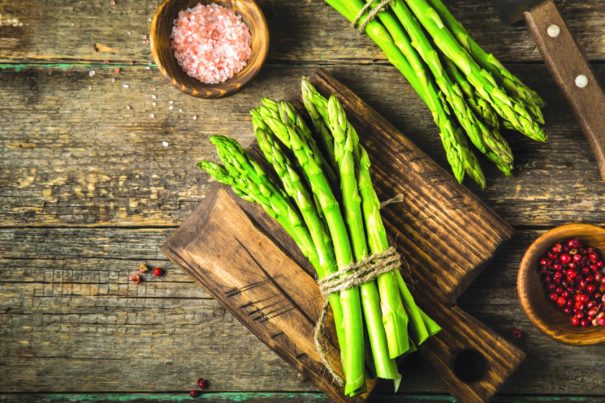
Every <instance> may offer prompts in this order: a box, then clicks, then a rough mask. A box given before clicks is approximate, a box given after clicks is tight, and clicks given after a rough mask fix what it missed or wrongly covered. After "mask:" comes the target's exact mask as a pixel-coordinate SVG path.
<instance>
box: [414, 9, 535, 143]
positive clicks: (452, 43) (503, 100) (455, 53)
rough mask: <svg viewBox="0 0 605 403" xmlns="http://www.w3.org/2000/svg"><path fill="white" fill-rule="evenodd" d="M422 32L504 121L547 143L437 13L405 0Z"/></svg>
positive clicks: (521, 106)
mask: <svg viewBox="0 0 605 403" xmlns="http://www.w3.org/2000/svg"><path fill="white" fill-rule="evenodd" d="M405 1H406V3H407V5H408V6H409V7H410V9H411V10H412V11H413V13H414V15H415V16H416V18H418V20H419V21H420V23H421V24H422V26H423V27H424V29H425V30H426V31H427V32H428V33H429V34H430V35H431V36H432V38H433V42H434V43H435V45H436V46H437V47H438V48H439V49H440V50H441V51H442V52H443V53H444V54H445V56H446V57H448V58H449V59H450V60H452V62H454V63H455V64H456V66H458V68H460V70H461V71H462V73H463V74H464V75H465V76H466V77H467V78H468V81H469V82H470V83H471V84H472V85H473V87H474V88H475V90H476V91H477V93H478V95H479V96H481V97H482V98H483V99H485V100H487V101H488V102H489V103H490V104H491V105H492V107H493V108H494V110H495V111H496V112H497V113H498V115H500V116H501V117H502V118H503V119H505V120H508V121H509V122H510V123H511V124H512V126H513V127H514V128H515V129H516V130H517V131H519V132H520V133H523V134H525V135H526V136H528V137H530V138H532V139H534V140H537V141H546V134H545V133H544V131H543V130H542V128H541V127H540V126H539V125H538V123H536V122H535V121H534V120H533V118H532V115H531V114H530V113H529V112H528V111H527V109H526V105H525V104H524V103H522V102H520V101H519V100H518V99H514V98H511V97H510V96H509V95H508V94H507V93H506V91H504V90H503V89H502V88H500V87H499V86H498V84H497V83H496V81H495V79H494V77H493V76H492V74H491V73H490V72H489V71H487V70H484V69H482V68H481V66H479V65H478V64H477V62H475V60H474V59H473V58H472V57H471V56H470V55H469V54H468V53H467V51H466V50H465V49H464V48H463V47H462V45H460V43H459V42H458V41H457V40H456V38H455V37H454V36H453V35H452V34H451V32H450V31H449V30H448V29H447V27H446V26H445V24H444V23H443V21H442V20H441V18H440V17H439V14H438V13H437V11H435V9H434V8H433V7H431V5H430V4H429V3H428V2H427V0H405Z"/></svg>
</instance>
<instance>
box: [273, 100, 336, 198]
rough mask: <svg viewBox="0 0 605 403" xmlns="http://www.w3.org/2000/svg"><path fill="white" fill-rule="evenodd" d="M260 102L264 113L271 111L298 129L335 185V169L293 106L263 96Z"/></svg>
mask: <svg viewBox="0 0 605 403" xmlns="http://www.w3.org/2000/svg"><path fill="white" fill-rule="evenodd" d="M261 103H262V105H263V106H264V107H265V113H267V114H268V113H271V114H272V116H273V117H274V118H276V119H278V120H280V121H281V122H283V123H284V124H287V125H291V126H293V127H294V128H295V129H296V130H297V131H298V133H299V134H300V136H302V138H303V139H304V140H305V141H306V142H307V143H308V144H309V147H310V148H311V150H312V151H313V158H314V159H315V161H316V163H317V164H318V165H319V166H321V167H322V169H323V170H324V172H325V174H326V176H327V178H328V180H329V181H330V184H332V186H334V187H336V186H337V184H338V179H337V175H336V173H335V170H333V169H332V167H331V166H330V163H329V161H328V160H327V159H326V157H325V156H324V153H323V152H321V151H320V149H319V147H318V145H317V142H316V141H315V139H314V138H313V133H312V132H311V129H309V126H307V124H306V123H305V121H304V119H303V118H302V116H300V115H299V114H298V113H297V112H296V109H295V108H294V106H293V105H292V104H291V103H289V102H286V101H280V102H277V101H274V100H272V99H269V98H263V99H262V101H261Z"/></svg>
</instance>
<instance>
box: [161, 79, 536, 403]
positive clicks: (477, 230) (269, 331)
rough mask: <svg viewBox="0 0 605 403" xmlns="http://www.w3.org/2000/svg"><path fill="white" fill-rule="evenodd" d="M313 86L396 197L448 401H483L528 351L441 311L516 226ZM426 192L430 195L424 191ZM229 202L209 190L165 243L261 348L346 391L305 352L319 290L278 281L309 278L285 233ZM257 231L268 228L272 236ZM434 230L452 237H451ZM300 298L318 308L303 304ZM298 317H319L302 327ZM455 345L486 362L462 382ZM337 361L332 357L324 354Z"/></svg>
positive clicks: (401, 238)
mask: <svg viewBox="0 0 605 403" xmlns="http://www.w3.org/2000/svg"><path fill="white" fill-rule="evenodd" d="M310 81H311V82H312V83H313V84H314V85H315V86H316V88H317V89H318V90H319V91H320V92H322V93H323V94H324V95H325V96H329V95H336V96H337V97H338V98H339V99H340V100H341V103H342V105H343V107H344V108H345V110H346V112H347V117H348V118H349V119H350V120H351V122H352V123H353V124H354V125H355V127H356V129H357V130H358V133H359V136H360V141H361V143H362V144H363V145H364V146H365V147H366V149H367V151H368V154H369V156H370V159H371V160H372V162H373V173H374V180H373V181H374V183H375V184H376V185H377V192H378V196H379V197H381V198H382V199H386V198H391V197H393V196H397V195H402V196H404V197H403V198H402V200H401V201H399V202H396V203H394V204H392V205H389V206H388V207H386V208H385V213H384V219H385V225H386V227H387V229H388V230H390V234H389V235H390V237H391V239H392V242H393V245H394V246H396V247H397V249H398V251H399V253H401V254H402V256H403V257H404V258H405V259H406V260H407V262H408V263H409V264H410V266H409V270H403V274H404V276H406V280H407V282H408V283H409V284H412V285H413V291H414V292H415V293H416V296H417V298H418V299H419V301H420V304H421V306H424V307H425V309H426V310H427V312H428V313H429V314H430V315H431V316H432V317H433V318H434V319H435V320H436V321H437V322H438V323H440V324H441V326H442V327H443V331H442V332H441V333H440V334H439V335H437V336H436V340H435V341H434V342H433V343H428V344H427V345H426V346H424V347H423V348H422V349H421V351H422V352H423V354H425V355H426V356H427V357H428V358H429V359H428V362H429V363H430V364H431V365H433V366H435V368H436V369H437V371H438V373H439V374H440V376H441V377H442V378H443V380H444V381H445V383H446V384H447V385H448V388H449V391H450V393H452V395H453V396H454V397H456V398H457V399H459V400H461V401H465V402H483V401H486V400H489V399H490V398H491V397H493V396H494V395H495V393H496V392H497V391H498V390H499V389H500V388H501V386H502V385H503V384H504V383H505V382H506V380H507V379H508V378H509V377H510V375H511V374H512V373H513V372H514V371H515V370H516V369H517V367H518V366H519V365H520V363H521V362H522V361H523V359H524V357H525V354H524V353H523V352H522V351H521V350H519V349H517V348H516V347H515V346H513V345H511V344H510V343H508V342H507V341H505V340H504V339H502V338H501V337H500V336H498V335H496V334H494V333H493V332H492V331H491V330H490V329H489V328H487V327H486V326H485V325H483V324H481V323H480V322H479V321H477V320H476V319H474V318H472V317H471V316H469V315H468V314H466V313H465V312H463V311H461V310H460V309H458V308H456V307H454V308H452V309H449V308H448V306H449V305H451V304H453V303H454V302H455V301H456V300H457V299H458V297H459V296H460V294H461V293H462V292H463V291H464V289H466V288H467V287H468V285H469V284H470V282H471V281H472V279H474V278H475V277H476V276H477V274H478V273H479V272H480V270H481V269H482V268H483V267H484V266H485V265H486V263H487V262H488V261H489V260H490V259H491V257H492V256H493V254H494V253H495V252H496V250H497V249H498V248H499V247H500V245H501V244H502V243H504V242H506V241H507V240H508V239H510V237H511V235H512V229H511V228H510V227H509V226H508V225H507V224H506V223H505V222H503V221H502V220H501V219H500V218H498V217H497V216H496V215H494V214H493V212H491V211H490V210H489V209H488V208H487V207H486V206H485V205H483V204H482V203H481V202H480V201H479V200H478V199H477V198H476V197H475V196H474V195H472V194H471V193H470V192H468V190H467V189H466V188H464V187H462V186H460V185H459V184H457V183H456V181H455V180H454V179H453V177H452V176H451V175H449V174H447V173H446V171H444V170H443V169H441V168H440V167H439V166H438V165H436V164H435V163H434V161H432V160H430V158H428V157H427V156H426V154H424V153H423V152H422V151H420V150H419V149H418V148H417V147H416V146H415V145H414V144H412V143H411V142H410V141H409V139H407V138H406V137H405V136H404V135H403V134H401V133H399V132H397V130H396V129H395V128H394V127H392V126H391V125H390V124H389V123H388V122H387V121H386V120H384V118H382V117H381V116H380V115H378V114H377V113H376V112H375V111H373V110H372V109H370V108H369V107H368V106H367V104H365V103H364V102H363V101H362V100H361V99H360V98H359V97H357V95H355V94H354V93H353V92H351V91H350V90H349V89H348V88H346V87H345V86H344V85H342V83H340V82H339V81H337V80H335V79H334V78H333V77H331V76H330V75H329V74H327V73H326V72H324V71H319V72H317V73H314V74H313V75H311V77H310ZM429 188H430V189H431V192H426V189H429ZM385 189H387V190H385ZM385 192H387V193H385ZM389 192H390V193H389ZM232 197H234V196H227V193H226V192H225V191H224V190H223V189H222V188H220V187H217V190H216V191H213V192H211V193H210V194H209V195H208V196H207V197H206V198H205V199H204V200H203V201H202V202H201V203H200V205H198V206H197V207H196V209H195V211H194V212H192V214H191V215H190V216H189V217H188V218H187V219H186V220H185V222H184V223H183V224H182V225H181V226H180V227H179V229H178V230H177V231H176V232H175V233H174V234H173V235H172V236H171V237H170V238H169V239H168V240H167V241H166V244H165V245H164V247H163V248H162V250H163V251H164V252H165V253H166V254H167V256H168V257H169V258H170V259H171V260H173V261H174V262H175V263H177V264H179V265H180V266H181V267H183V268H184V269H185V270H186V271H188V272H189V273H190V274H191V275H192V277H194V278H196V279H198V280H199V281H200V283H201V284H202V285H203V286H204V287H206V288H207V289H208V290H209V291H210V292H211V293H212V294H213V295H214V296H215V298H217V299H218V300H219V301H220V302H221V303H222V304H223V305H225V306H226V307H227V308H228V309H229V310H230V312H231V313H232V314H233V315H235V316H236V317H237V318H238V319H239V320H240V321H241V322H242V323H244V324H245V325H246V327H248V328H249V329H250V331H251V332H253V333H254V334H256V336H257V337H259V339H261V340H262V341H263V342H264V343H265V344H267V345H268V346H270V347H271V348H272V349H273V350H275V351H276V352H277V353H278V354H279V355H280V356H282V357H284V359H285V360H286V361H288V362H289V363H291V364H292V365H293V366H294V367H295V368H296V369H297V370H298V371H299V372H301V373H302V374H303V375H304V376H305V377H308V378H309V379H311V380H312V381H313V382H314V383H315V384H316V385H317V386H318V387H319V388H320V389H321V390H324V391H325V392H326V393H328V395H329V396H330V397H331V398H332V399H334V400H337V401H345V400H344V399H343V398H342V390H340V389H339V388H335V387H334V385H332V384H331V383H330V379H329V377H328V376H327V375H326V373H325V371H323V368H322V363H321V361H320V359H319V356H318V355H317V354H313V351H314V347H313V336H312V334H313V332H312V329H313V323H314V321H316V318H317V317H318V315H317V312H318V310H319V309H320V304H321V302H320V301H321V298H320V295H319V294H318V293H317V287H316V286H315V284H314V282H313V281H312V280H311V282H310V283H308V282H307V283H306V284H307V285H306V286H300V287H298V286H297V287H296V288H292V289H290V288H289V287H288V286H279V285H278V283H279V282H280V281H281V280H280V279H282V277H285V278H288V279H289V281H288V282H287V284H305V281H303V280H304V279H301V278H300V276H301V275H302V274H303V273H304V274H305V276H307V278H308V279H310V278H311V277H310V276H308V273H305V271H304V270H303V269H301V268H299V267H297V266H296V264H294V263H293V262H292V264H290V263H289V262H288V261H284V259H283V258H282V257H281V256H280V253H279V250H278V249H276V245H278V246H279V247H283V246H284V245H285V242H284V241H283V239H288V238H289V237H288V235H287V234H286V233H285V232H284V231H283V230H281V229H279V228H276V227H275V225H274V224H273V225H271V228H270V229H268V230H267V229H266V226H267V221H268V217H267V216H266V214H264V213H263V212H261V211H260V210H259V209H254V210H250V209H247V211H248V214H249V217H250V220H251V221H252V223H254V224H252V223H251V222H249V221H248V220H247V219H246V218H245V216H244V213H243V210H242V209H240V208H239V206H237V204H236V203H235V202H234V201H233V199H232ZM461 212H463V213H461ZM259 221H260V226H259V224H257V223H258V222H259ZM450 225H451V226H453V227H452V228H449V226H450ZM254 228H261V229H262V230H264V232H265V233H266V234H268V235H267V236H268V237H269V239H266V237H265V236H264V235H263V233H262V232H261V231H259V230H254ZM442 232H452V233H453V232H455V233H456V234H457V236H456V240H455V241H454V240H453V239H451V238H448V237H446V236H444V235H443V234H442ZM256 239H258V242H257V241H256ZM478 239H481V242H476V240H478ZM292 248H294V251H297V250H298V248H296V246H294V245H290V248H289V249H288V248H286V249H285V251H287V252H289V250H292ZM242 251H244V252H245V253H244V252H242ZM290 253H291V252H290ZM242 254H243V255H242ZM267 257H270V259H268V260H267ZM436 257H438V258H436ZM296 278H299V279H298V280H296ZM272 279H273V280H272ZM309 288H310V289H311V290H313V291H314V292H315V294H311V290H309ZM299 299H300V301H299V302H297V301H298V300H299ZM266 301H270V302H271V303H270V304H268V305H267V302H266ZM305 301H306V302H309V301H313V302H315V306H311V309H310V308H309V307H307V305H306V304H305ZM275 304H277V307H278V308H277V309H274V308H275ZM250 306H252V307H253V309H252V312H253V314H250V311H249V309H250ZM263 306H268V308H267V309H263V308H261V307H263ZM284 306H285V308H284ZM265 311H267V312H265ZM259 312H260V313H259ZM282 312H284V314H282ZM306 318H315V319H311V321H310V322H307V319H306ZM309 325H310V327H309ZM275 335H278V336H279V338H277V337H276V336H275ZM295 335H296V336H298V337H295ZM463 351H473V352H474V354H477V355H478V356H479V357H480V359H482V360H485V361H486V362H488V363H489V365H486V367H485V370H484V371H481V372H480V373H479V374H478V378H477V379H473V380H472V382H469V380H468V379H462V378H461V377H460V375H459V373H458V372H457V368H456V366H455V363H454V362H455V359H456V357H457V356H458V354H460V353H461V352H463ZM337 358H338V354H337V353H335V355H334V357H332V359H331V361H332V362H334V361H337ZM465 365H468V363H466V364H465ZM368 391H369V392H370V393H371V391H372V386H371V385H368ZM360 398H362V399H363V396H361V397H360Z"/></svg>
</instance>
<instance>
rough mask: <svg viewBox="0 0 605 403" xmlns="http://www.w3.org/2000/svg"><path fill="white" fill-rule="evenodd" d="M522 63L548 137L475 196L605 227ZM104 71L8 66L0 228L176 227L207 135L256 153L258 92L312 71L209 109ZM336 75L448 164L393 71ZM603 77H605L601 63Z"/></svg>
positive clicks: (292, 86)
mask: <svg viewBox="0 0 605 403" xmlns="http://www.w3.org/2000/svg"><path fill="white" fill-rule="evenodd" d="M514 67H515V71H517V72H518V73H519V74H520V75H521V76H522V77H523V79H525V80H526V81H527V82H528V83H529V84H531V85H533V86H535V87H536V88H538V89H539V90H540V91H541V92H542V93H543V95H544V96H545V98H546V99H547V100H548V102H549V104H550V106H549V107H548V108H547V110H546V119H547V121H548V126H547V132H548V134H549V135H550V141H549V142H548V143H547V144H538V143H535V142H532V141H530V140H529V139H526V138H522V137H521V136H520V135H517V134H514V133H513V134H511V135H510V136H509V137H510V139H511V143H512V146H513V149H514V152H515V155H516V157H517V167H518V168H517V171H516V172H515V174H514V176H512V177H509V178H506V177H504V176H502V175H501V174H500V173H499V172H497V171H496V170H495V168H493V167H492V166H491V165H490V164H489V163H488V162H487V161H485V159H483V160H482V161H483V165H484V167H485V168H486V173H487V177H488V189H487V191H486V192H481V191H479V190H477V189H475V188H473V189H474V190H476V191H477V193H478V194H479V196H480V197H481V198H482V199H483V200H485V201H486V202H487V204H488V205H489V206H490V207H492V208H494V209H495V210H496V212H497V213H499V214H500V215H501V216H502V217H503V218H504V219H505V220H507V221H508V222H510V223H512V224H516V225H551V224H554V223H560V222H566V221H572V220H573V221H591V222H594V223H605V211H604V210H603V209H602V208H601V205H602V201H603V198H604V197H605V183H603V182H601V181H600V180H599V176H598V172H597V169H596V166H595V163H594V160H593V156H592V154H591V152H590V149H589V147H588V145H587V142H586V141H585V140H584V138H583V135H582V134H581V132H580V130H579V129H578V126H577V124H576V123H575V121H574V120H573V117H572V115H571V113H570V111H569V108H568V107H567V106H566V105H565V103H564V100H563V99H562V97H561V96H560V93H559V92H558V90H556V88H555V86H554V84H553V82H552V80H551V79H550V77H549V76H548V75H547V72H546V69H545V68H544V67H543V66H539V65H518V66H514ZM95 71H96V74H95V75H94V76H93V77H89V74H88V70H87V69H65V70H63V69H42V68H34V67H31V68H26V69H24V70H22V71H15V70H14V69H4V70H0V78H1V82H2V84H1V85H0V99H2V100H3V104H2V105H3V106H2V108H0V132H1V133H2V136H1V138H0V150H1V151H0V152H1V155H2V159H1V160H0V197H1V198H2V200H3V202H0V225H3V226H15V225H17V226H23V225H122V226H132V225H136V226H144V225H153V226H166V225H176V224H178V223H180V221H181V220H182V219H183V218H184V217H185V216H187V214H189V212H190V211H191V210H192V209H193V208H194V207H195V205H196V204H197V203H198V201H199V200H200V198H201V197H202V196H203V195H205V194H206V190H207V180H208V179H207V177H206V176H205V175H203V174H201V173H200V172H199V170H198V169H197V167H196V162H197V161H198V160H199V159H201V158H214V151H213V150H212V148H211V147H209V143H208V141H207V137H208V135H209V134H212V133H222V134H227V135H233V136H235V137H236V138H237V139H238V140H240V141H241V142H242V143H244V144H249V143H250V142H251V140H252V133H251V130H250V123H249V118H248V114H247V112H248V110H249V109H250V108H251V107H253V106H254V105H256V104H257V103H258V102H259V100H260V98H261V97H262V96H263V95H265V96H271V97H276V98H284V97H285V98H288V97H290V96H292V95H293V94H295V93H296V91H297V88H298V85H299V83H298V79H299V77H300V75H302V74H308V73H310V72H312V69H311V68H305V67H296V68H294V67H288V66H284V65H278V66H269V67H268V68H266V69H265V70H264V71H263V73H261V75H260V76H259V77H258V78H257V79H256V80H255V81H254V82H253V83H251V85H250V87H248V88H246V89H245V90H244V91H242V92H241V93H238V94H236V95H235V96H233V97H230V98H228V99H221V100H213V101H201V100H198V99H195V98H192V97H190V96H187V95H184V94H181V93H180V92H178V91H177V90H175V89H173V88H172V87H170V86H169V85H168V84H167V83H166V82H165V80H164V79H163V78H162V77H161V76H160V75H159V74H158V73H157V71H148V70H145V69H143V68H135V67H133V68H129V69H126V70H125V71H124V72H122V73H120V74H114V72H113V69H111V68H100V67H96V68H95ZM330 71H331V72H332V73H334V74H335V76H336V77H337V78H338V79H340V80H342V81H343V82H344V83H345V84H346V85H348V86H349V87H350V88H351V89H353V90H354V91H355V92H356V93H358V94H359V95H360V96H361V97H362V98H363V99H364V100H366V101H367V102H368V103H369V104H370V105H372V106H373V107H374V108H375V109H377V110H378V112H379V113H381V114H383V116H385V117H386V118H387V119H388V120H389V121H390V122H391V123H393V124H394V125H395V126H396V127H398V128H399V129H401V130H402V131H403V132H404V133H405V134H406V135H408V136H409V137H410V138H411V140H412V141H414V142H415V143H416V144H417V145H418V146H420V148H421V149H422V150H424V151H425V152H427V153H428V154H429V156H431V157H432V158H434V159H436V160H437V161H438V162H439V163H440V164H441V165H442V166H446V162H445V158H444V152H443V149H442V146H441V144H440V141H439V139H438V136H437V134H436V132H435V127H434V124H433V123H432V121H431V118H430V116H429V113H428V111H427V110H426V108H425V107H424V106H423V105H422V104H421V103H420V101H419V100H418V98H417V96H416V94H415V93H413V92H412V91H411V89H410V87H409V86H408V85H407V84H406V83H404V82H403V79H402V78H401V77H400V76H399V74H398V73H397V72H396V71H395V70H394V69H393V68H392V67H390V66H364V67H363V68H360V67H359V66H339V67H334V66H332V68H330ZM597 74H598V76H600V77H601V79H605V66H598V67H597ZM113 79H115V82H112V81H113ZM124 85H127V86H128V88H125V87H124ZM154 97H155V98H154ZM170 102H174V104H170ZM128 107H129V108H130V109H128ZM152 114H153V115H152ZM152 116H153V117H152ZM194 117H195V118H197V119H196V120H194ZM162 141H167V144H168V146H167V147H163V146H162ZM553 211H556V214H554V213H553Z"/></svg>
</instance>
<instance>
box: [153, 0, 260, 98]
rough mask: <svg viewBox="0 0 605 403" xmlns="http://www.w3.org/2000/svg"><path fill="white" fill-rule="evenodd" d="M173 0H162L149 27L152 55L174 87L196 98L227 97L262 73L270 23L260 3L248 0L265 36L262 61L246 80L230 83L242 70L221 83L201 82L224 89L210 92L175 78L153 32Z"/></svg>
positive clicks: (161, 71)
mask: <svg viewBox="0 0 605 403" xmlns="http://www.w3.org/2000/svg"><path fill="white" fill-rule="evenodd" d="M173 1H175V0H164V1H162V3H161V4H160V5H159V6H158V8H157V9H156V11H155V13H154V15H153V19H152V20H151V25H150V27H149V32H150V35H149V46H150V47H151V56H152V58H153V61H154V62H155V64H156V66H157V67H158V69H159V70H160V73H161V74H162V75H163V76H164V77H165V78H166V79H167V80H168V81H169V82H170V84H171V85H172V86H173V87H175V88H176V89H178V90H179V91H181V92H183V93H185V94H187V95H191V96H193V97H196V98H203V99H218V98H224V97H227V96H229V95H233V94H235V93H236V92H238V91H240V90H241V89H242V88H244V87H245V86H246V85H247V84H248V83H249V82H250V81H251V80H252V79H254V77H256V76H257V75H258V73H260V70H261V69H262V67H263V65H264V64H265V61H266V60H267V56H268V54H269V28H268V25H267V20H266V18H265V14H264V13H263V11H262V9H261V8H260V6H259V5H258V3H256V1H255V0H246V1H247V2H250V3H251V5H252V7H253V8H254V10H255V11H256V13H258V16H259V19H260V21H261V26H262V27H263V29H261V30H256V31H260V32H262V34H263V36H264V38H263V40H262V41H261V43H263V46H261V47H260V49H259V52H260V53H259V55H260V56H259V60H260V62H259V63H257V66H256V67H255V68H254V69H253V70H251V72H250V74H249V75H248V76H247V77H246V78H245V79H244V80H241V81H240V85H238V86H235V85H229V84H230V83H231V82H232V81H233V80H236V79H237V78H238V76H239V74H240V73H241V72H240V73H237V74H236V75H234V76H233V77H231V78H230V79H228V80H227V81H225V82H222V83H219V84H206V83H202V82H200V84H201V85H203V86H206V87H208V88H213V89H217V90H222V91H208V92H204V91H194V90H193V89H192V88H191V87H189V86H185V85H181V84H180V83H179V82H178V81H177V80H175V79H174V77H173V76H172V75H171V74H170V73H169V72H168V70H167V69H166V68H165V67H164V65H163V64H162V62H161V61H160V57H159V55H158V54H157V51H156V47H155V46H154V34H153V33H154V31H155V30H156V26H157V20H158V18H159V16H160V14H161V13H162V11H163V10H164V8H165V7H167V6H168V4H169V3H170V2H173ZM242 71H243V70H242Z"/></svg>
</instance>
